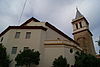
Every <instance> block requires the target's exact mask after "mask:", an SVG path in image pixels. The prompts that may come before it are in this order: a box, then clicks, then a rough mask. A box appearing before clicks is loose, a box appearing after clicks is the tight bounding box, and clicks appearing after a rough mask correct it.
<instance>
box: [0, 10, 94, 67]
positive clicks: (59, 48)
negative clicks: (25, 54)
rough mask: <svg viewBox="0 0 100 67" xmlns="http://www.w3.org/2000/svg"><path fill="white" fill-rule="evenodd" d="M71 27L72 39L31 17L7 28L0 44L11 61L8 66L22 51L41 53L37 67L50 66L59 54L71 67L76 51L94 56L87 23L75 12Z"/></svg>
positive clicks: (13, 64) (0, 36) (13, 63)
mask: <svg viewBox="0 0 100 67" xmlns="http://www.w3.org/2000/svg"><path fill="white" fill-rule="evenodd" d="M72 25H73V36H74V39H72V38H70V37H69V36H67V35H66V34H65V33H63V32H62V31H60V30H59V29H57V28H56V27H54V26H53V25H51V24H50V23H48V22H40V21H39V20H37V19H35V18H33V17H32V18H30V19H28V20H27V21H26V22H25V23H23V24H21V25H20V26H9V27H8V28H7V29H5V30H4V31H3V32H2V33H1V34H0V43H1V44H2V45H4V46H5V47H6V48H7V53H8V55H9V56H10V59H11V60H12V62H11V63H10V67H16V66H15V64H16V62H15V57H16V56H17V54H18V53H19V52H20V51H22V50H23V49H35V50H36V51H39V52H40V62H39V65H37V66H36V67H52V63H53V61H54V60H55V58H58V57H59V56H61V55H62V56H63V57H66V59H67V62H68V64H69V65H70V66H71V65H74V63H75V53H76V52H77V51H84V52H86V53H89V54H92V55H95V50H94V45H93V40H92V33H91V32H90V30H89V23H88V21H87V20H86V18H85V17H84V16H83V15H82V14H81V13H80V12H79V10H78V9H77V12H76V17H75V19H73V20H72ZM71 51H72V52H71Z"/></svg>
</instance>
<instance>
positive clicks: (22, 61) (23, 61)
mask: <svg viewBox="0 0 100 67" xmlns="http://www.w3.org/2000/svg"><path fill="white" fill-rule="evenodd" d="M39 57H40V53H39V52H38V51H34V50H33V49H32V50H31V49H27V50H23V52H20V53H19V54H18V55H17V56H16V58H15V61H16V62H17V64H16V65H18V66H23V65H26V67H28V66H29V67H30V65H31V64H35V65H38V64H39V60H40V58H39Z"/></svg>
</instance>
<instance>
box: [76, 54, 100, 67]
mask: <svg viewBox="0 0 100 67" xmlns="http://www.w3.org/2000/svg"><path fill="white" fill-rule="evenodd" d="M75 58H76V61H75V65H74V66H75V67H100V59H97V58H96V57H95V56H92V55H90V54H85V53H83V52H82V53H80V54H78V55H77V56H76V57H75Z"/></svg>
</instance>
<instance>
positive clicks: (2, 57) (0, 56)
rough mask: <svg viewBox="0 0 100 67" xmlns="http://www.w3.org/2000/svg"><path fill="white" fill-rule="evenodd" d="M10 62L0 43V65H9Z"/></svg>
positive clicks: (1, 66)
mask: <svg viewBox="0 0 100 67" xmlns="http://www.w3.org/2000/svg"><path fill="white" fill-rule="evenodd" d="M10 62H11V61H10V60H9V57H8V56H7V52H6V48H5V47H4V46H3V45H2V44H0V67H9V64H10Z"/></svg>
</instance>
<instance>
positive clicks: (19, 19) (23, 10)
mask: <svg viewBox="0 0 100 67" xmlns="http://www.w3.org/2000/svg"><path fill="white" fill-rule="evenodd" d="M26 3H27V0H25V2H24V5H23V8H22V12H21V15H20V17H19V20H18V22H20V21H21V18H22V15H23V12H24V9H25V6H26Z"/></svg>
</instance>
